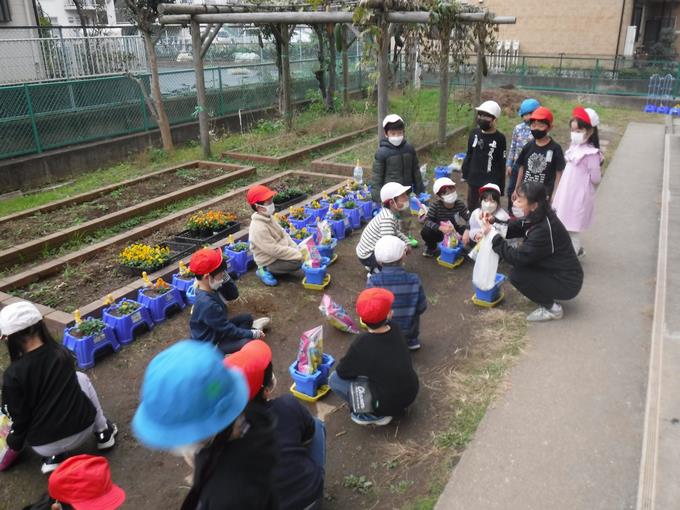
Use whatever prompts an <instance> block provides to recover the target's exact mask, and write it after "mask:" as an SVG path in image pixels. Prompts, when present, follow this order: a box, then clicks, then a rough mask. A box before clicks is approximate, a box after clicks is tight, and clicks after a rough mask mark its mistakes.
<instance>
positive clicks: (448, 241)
mask: <svg viewBox="0 0 680 510" xmlns="http://www.w3.org/2000/svg"><path fill="white" fill-rule="evenodd" d="M439 226H440V227H451V233H449V234H444V246H446V247H447V248H455V247H456V246H458V241H459V239H458V235H457V232H456V231H455V230H454V229H453V223H451V222H450V221H440V222H439Z"/></svg>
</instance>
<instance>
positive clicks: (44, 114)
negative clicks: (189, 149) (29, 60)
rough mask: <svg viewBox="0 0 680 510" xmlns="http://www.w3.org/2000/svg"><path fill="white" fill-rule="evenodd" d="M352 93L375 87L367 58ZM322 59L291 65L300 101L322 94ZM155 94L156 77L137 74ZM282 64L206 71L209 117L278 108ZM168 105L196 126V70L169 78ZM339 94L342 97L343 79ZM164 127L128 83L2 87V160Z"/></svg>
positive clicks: (105, 80) (121, 79) (165, 77)
mask: <svg viewBox="0 0 680 510" xmlns="http://www.w3.org/2000/svg"><path fill="white" fill-rule="evenodd" d="M350 64H351V66H350V83H349V89H350V90H359V89H362V88H364V87H366V86H367V85H368V79H367V78H368V77H367V71H366V70H365V69H362V66H361V64H360V59H357V58H351V59H350ZM317 65H318V61H315V60H303V61H293V62H291V75H292V96H293V100H294V101H299V100H303V99H305V98H307V97H308V96H309V95H310V93H311V92H314V91H318V90H319V84H318V81H317V80H316V79H315V77H314V75H313V74H312V72H311V71H312V70H313V69H314V68H315V67H316V66H317ZM137 76H138V77H139V78H141V80H142V81H143V84H144V86H145V87H146V89H147V91H148V90H149V80H150V75H149V74H146V73H144V74H139V75H137ZM277 76H278V75H277V70H276V66H275V65H274V64H255V65H236V66H221V67H211V68H207V69H206V70H205V84H206V92H207V110H208V113H209V114H210V116H211V117H219V116H223V115H228V114H231V113H237V112H239V110H241V111H243V110H249V109H255V108H264V107H270V106H273V105H275V104H276V103H277V97H278V96H277V89H278V81H277ZM160 84H161V91H162V95H163V102H164V105H165V109H166V112H167V114H168V117H169V119H170V123H171V124H179V123H183V122H189V121H193V120H195V111H196V76H195V73H194V71H193V70H180V71H162V72H161V73H160ZM338 89H339V90H340V91H342V79H341V75H340V74H339V75H338ZM154 128H156V124H155V122H154V120H153V118H152V117H151V115H150V114H149V112H148V110H147V108H146V105H145V103H144V98H143V95H142V92H141V89H140V87H139V85H138V84H137V83H136V82H135V81H134V80H132V79H130V78H128V77H127V76H120V75H119V76H109V77H101V78H90V79H80V80H66V81H58V82H45V83H25V84H22V85H15V86H7V87H2V88H0V159H4V158H10V157H16V156H21V155H26V154H34V153H40V152H43V151H45V150H48V149H55V148H58V147H64V146H68V145H73V144H78V143H84V142H89V141H94V140H101V139H107V138H112V137H116V136H122V135H126V134H131V133H137V132H142V131H148V130H151V129H154Z"/></svg>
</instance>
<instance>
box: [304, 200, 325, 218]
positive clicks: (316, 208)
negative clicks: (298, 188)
mask: <svg viewBox="0 0 680 510" xmlns="http://www.w3.org/2000/svg"><path fill="white" fill-rule="evenodd" d="M322 202H323V201H322V200H312V201H311V202H310V203H309V204H307V205H306V206H305V213H307V214H308V215H309V216H310V217H311V218H312V220H316V218H323V217H324V216H326V213H327V212H328V202H326V203H325V204H324V203H322Z"/></svg>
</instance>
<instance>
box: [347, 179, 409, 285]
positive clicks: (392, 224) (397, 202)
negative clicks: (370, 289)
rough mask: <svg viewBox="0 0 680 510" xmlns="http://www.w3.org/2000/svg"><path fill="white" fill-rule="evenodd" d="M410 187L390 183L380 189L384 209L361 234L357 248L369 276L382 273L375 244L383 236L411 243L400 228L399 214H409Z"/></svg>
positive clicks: (360, 260) (358, 255)
mask: <svg viewBox="0 0 680 510" xmlns="http://www.w3.org/2000/svg"><path fill="white" fill-rule="evenodd" d="M410 189H411V188H410V187H409V186H403V185H401V184H399V183H398V182H388V183H387V184H385V185H384V186H383V187H382V188H381V189H380V202H381V203H382V209H380V212H379V213H378V214H376V215H375V217H374V218H373V219H372V220H371V221H370V222H369V223H368V225H366V228H364V231H363V232H362V233H361V239H359V243H358V244H357V247H356V254H357V257H359V262H361V264H362V265H363V266H364V267H365V268H366V270H368V273H369V275H370V274H371V273H376V272H378V271H380V264H378V263H377V262H376V260H375V254H374V253H373V251H374V249H375V244H376V243H377V242H378V241H379V240H380V238H381V237H382V236H387V235H392V236H397V237H398V238H399V239H401V240H402V241H404V242H405V243H408V242H409V239H408V237H406V236H405V235H404V234H403V233H402V232H401V230H400V228H399V214H404V211H406V213H405V214H409V212H408V210H409V207H410V204H409V198H408V191H409V190H410Z"/></svg>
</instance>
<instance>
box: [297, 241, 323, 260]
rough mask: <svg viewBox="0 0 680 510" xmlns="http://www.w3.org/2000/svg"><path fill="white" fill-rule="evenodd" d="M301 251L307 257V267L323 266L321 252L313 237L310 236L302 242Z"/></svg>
mask: <svg viewBox="0 0 680 510" xmlns="http://www.w3.org/2000/svg"><path fill="white" fill-rule="evenodd" d="M299 246H300V251H301V252H302V255H303V257H304V258H305V261H304V264H305V265H306V266H307V267H321V254H320V253H319V250H318V248H317V247H316V244H315V243H314V238H313V237H311V236H310V237H308V238H307V239H304V240H303V241H301V242H300V245H299Z"/></svg>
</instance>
